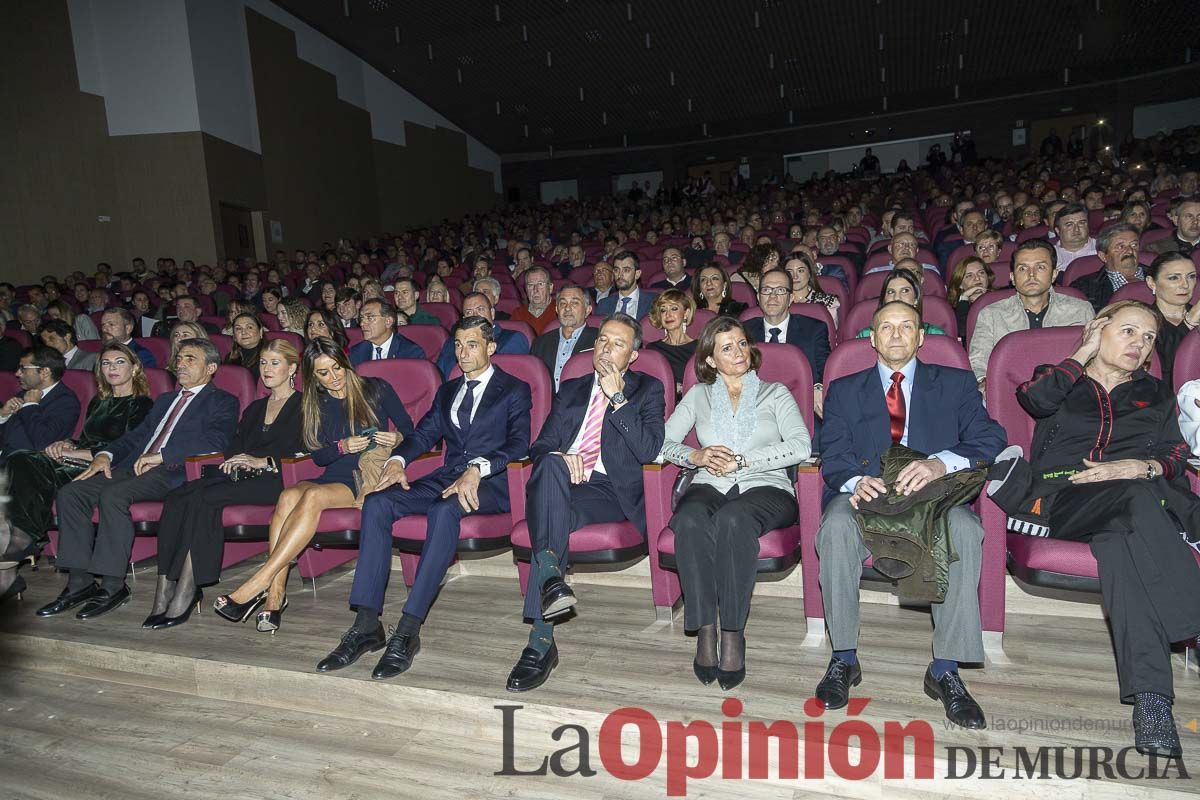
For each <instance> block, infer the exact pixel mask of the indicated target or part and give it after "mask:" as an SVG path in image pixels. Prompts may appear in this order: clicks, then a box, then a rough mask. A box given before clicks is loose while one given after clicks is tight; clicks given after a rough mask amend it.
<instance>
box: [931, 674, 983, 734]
mask: <svg viewBox="0 0 1200 800" xmlns="http://www.w3.org/2000/svg"><path fill="white" fill-rule="evenodd" d="M925 694H927V695H929V696H930V697H932V698H933V699H934V700H941V701H942V705H943V706H945V707H946V719H948V720H950V721H951V722H953V723H954V724H955V725H961V726H962V727H964V728H972V729H979V728H986V727H987V720H986V719H984V716H983V709H982V708H980V707H979V703H976V702H975V698H974V697H971V693H970V692H968V691H967V685H966V684H965V683H963V679H962V678H961V677H960V676H959V674H958V672H957V671H953V672H947V673H946V674H945V675H943V676H942V677H941V678H939V679H934V677H933V671H932V670H931V669H926V670H925Z"/></svg>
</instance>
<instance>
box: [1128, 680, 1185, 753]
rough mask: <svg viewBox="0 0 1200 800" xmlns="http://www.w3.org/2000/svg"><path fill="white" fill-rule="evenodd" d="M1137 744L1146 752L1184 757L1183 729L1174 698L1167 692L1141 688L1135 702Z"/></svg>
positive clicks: (1134, 721) (1138, 747)
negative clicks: (1178, 727)
mask: <svg viewBox="0 0 1200 800" xmlns="http://www.w3.org/2000/svg"><path fill="white" fill-rule="evenodd" d="M1133 736H1134V738H1133V744H1134V746H1135V747H1136V748H1137V751H1138V752H1139V753H1141V754H1142V755H1144V756H1150V755H1154V756H1158V757H1159V758H1182V757H1183V746H1182V745H1180V744H1179V731H1178V730H1176V728H1175V719H1174V718H1173V716H1172V714H1171V701H1170V699H1169V698H1167V697H1166V696H1165V695H1161V694H1157V693H1154V692H1140V693H1138V695H1137V703H1136V704H1135V705H1134V706H1133Z"/></svg>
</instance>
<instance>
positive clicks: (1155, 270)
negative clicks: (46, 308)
mask: <svg viewBox="0 0 1200 800" xmlns="http://www.w3.org/2000/svg"><path fill="white" fill-rule="evenodd" d="M1172 261H1186V262H1187V263H1189V264H1192V263H1194V262H1193V261H1192V259H1191V258H1189V257H1188V256H1186V255H1184V254H1183V253H1181V252H1179V251H1178V250H1172V251H1171V252H1169V253H1162V254H1161V255H1159V256H1157V257H1156V258H1155V259H1154V260H1153V261H1151V262H1150V266H1148V267H1143V269H1144V270H1145V271H1146V277H1147V278H1154V280H1158V274H1159V273H1160V272H1162V268H1163V267H1165V266H1166V265H1167V264H1170V263H1171V262H1172ZM48 324H49V323H47V325H48ZM42 327H45V325H43V326H42Z"/></svg>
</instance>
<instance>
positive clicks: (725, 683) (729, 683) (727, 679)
mask: <svg viewBox="0 0 1200 800" xmlns="http://www.w3.org/2000/svg"><path fill="white" fill-rule="evenodd" d="M744 680H746V637H745V636H743V637H742V668H741V669H735V670H725V669H721V668H720V667H719V666H718V667H717V683H718V684H720V686H721V688H722V689H724V690H725V691H729V690H730V689H736V688H737V687H738V686H740V685H741V683H742V681H744Z"/></svg>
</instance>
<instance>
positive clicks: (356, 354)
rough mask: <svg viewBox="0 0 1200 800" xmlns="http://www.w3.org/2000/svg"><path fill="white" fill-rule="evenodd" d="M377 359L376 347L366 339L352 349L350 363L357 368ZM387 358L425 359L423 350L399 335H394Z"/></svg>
mask: <svg viewBox="0 0 1200 800" xmlns="http://www.w3.org/2000/svg"><path fill="white" fill-rule="evenodd" d="M374 357H375V345H373V344H371V343H370V342H368V341H367V340H366V339H364V340H363V341H361V342H359V343H358V344H356V345H354V346H353V347H351V348H350V363H351V365H353V366H355V367H357V366H358V365H359V364H364V363H366V362H368V361H371V360H372V359H374ZM384 357H385V358H425V351H424V350H422V349H421V348H420V347H419V346H418V345H417V344H416V343H415V342H413V341H412V340H411V339H406V338H404V337H403V336H401V335H400V334H399V333H393V334H392V346H391V347H389V348H388V351H387V353H385V354H384Z"/></svg>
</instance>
